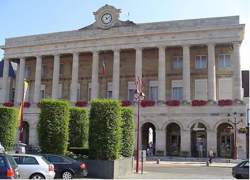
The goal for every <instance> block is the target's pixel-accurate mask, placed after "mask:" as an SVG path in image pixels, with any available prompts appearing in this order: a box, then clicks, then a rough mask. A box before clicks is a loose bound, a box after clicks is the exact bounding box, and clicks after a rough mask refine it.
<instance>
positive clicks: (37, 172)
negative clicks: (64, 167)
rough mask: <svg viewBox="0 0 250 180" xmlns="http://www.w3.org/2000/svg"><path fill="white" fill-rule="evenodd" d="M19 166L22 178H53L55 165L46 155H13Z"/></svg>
mask: <svg viewBox="0 0 250 180" xmlns="http://www.w3.org/2000/svg"><path fill="white" fill-rule="evenodd" d="M11 156H12V157H13V158H14V159H15V161H16V163H17V165H18V168H19V172H20V177H21V179H53V178H54V177H55V171H54V165H53V164H50V163H49V162H48V161H47V160H46V159H45V158H44V157H42V156H38V155H30V154H12V155H11Z"/></svg>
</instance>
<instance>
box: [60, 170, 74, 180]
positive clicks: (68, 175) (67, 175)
mask: <svg viewBox="0 0 250 180" xmlns="http://www.w3.org/2000/svg"><path fill="white" fill-rule="evenodd" d="M72 178H73V174H72V172H71V171H64V172H63V173H62V179H72Z"/></svg>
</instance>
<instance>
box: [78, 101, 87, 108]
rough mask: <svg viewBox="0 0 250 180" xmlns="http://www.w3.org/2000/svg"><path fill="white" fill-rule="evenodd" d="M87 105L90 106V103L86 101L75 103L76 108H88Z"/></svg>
mask: <svg viewBox="0 0 250 180" xmlns="http://www.w3.org/2000/svg"><path fill="white" fill-rule="evenodd" d="M87 105H88V102H86V101H77V102H76V103H75V106H77V107H86V106H87Z"/></svg>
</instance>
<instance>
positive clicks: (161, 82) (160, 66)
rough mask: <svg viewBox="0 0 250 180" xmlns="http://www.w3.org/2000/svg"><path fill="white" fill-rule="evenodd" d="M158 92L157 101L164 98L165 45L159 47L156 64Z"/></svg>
mask: <svg viewBox="0 0 250 180" xmlns="http://www.w3.org/2000/svg"><path fill="white" fill-rule="evenodd" d="M158 94H159V101H163V102H164V101H165V100H166V55H165V47H164V46H163V47H159V64H158Z"/></svg>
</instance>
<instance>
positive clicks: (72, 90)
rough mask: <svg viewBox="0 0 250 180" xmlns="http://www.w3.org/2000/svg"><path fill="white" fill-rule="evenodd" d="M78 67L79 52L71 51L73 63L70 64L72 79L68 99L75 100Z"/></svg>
mask: <svg viewBox="0 0 250 180" xmlns="http://www.w3.org/2000/svg"><path fill="white" fill-rule="evenodd" d="M78 67H79V53H78V52H74V53H73V65H72V80H71V87H70V101H71V102H76V101H77V84H78Z"/></svg>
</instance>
